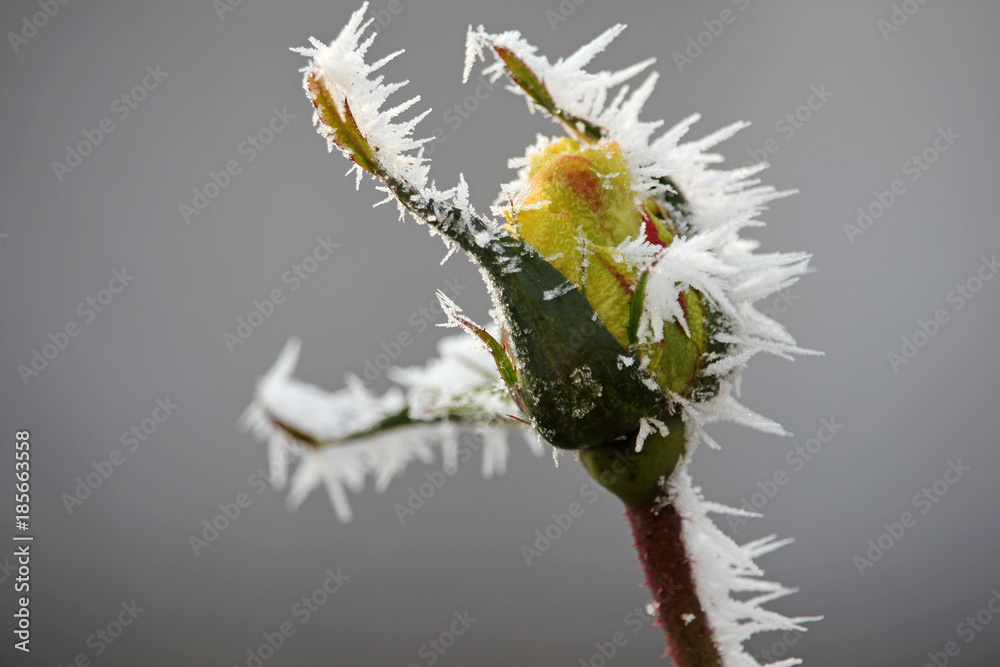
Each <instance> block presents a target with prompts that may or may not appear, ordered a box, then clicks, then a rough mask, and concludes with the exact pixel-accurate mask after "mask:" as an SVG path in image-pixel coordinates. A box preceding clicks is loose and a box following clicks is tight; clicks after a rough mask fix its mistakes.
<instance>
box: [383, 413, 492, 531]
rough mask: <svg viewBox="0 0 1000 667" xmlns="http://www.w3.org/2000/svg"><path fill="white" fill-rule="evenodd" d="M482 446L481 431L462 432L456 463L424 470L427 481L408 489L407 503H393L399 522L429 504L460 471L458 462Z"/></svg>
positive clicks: (445, 462)
mask: <svg viewBox="0 0 1000 667" xmlns="http://www.w3.org/2000/svg"><path fill="white" fill-rule="evenodd" d="M482 447H483V436H482V434H481V433H477V432H476V431H471V432H462V433H460V434H459V435H458V447H457V452H456V454H455V461H454V462H453V463H454V464H453V465H449V462H447V461H442V465H441V467H440V468H438V469H435V470H432V471H430V472H424V477H426V478H427V481H426V482H421V483H420V484H417V485H416V486H411V487H410V488H409V489H407V491H406V501H405V504H404V503H400V502H395V503H393V505H392V510H393V512H395V514H396V518H397V519H399V524H400V525H403V524H405V523H406V520H407V519H409V518H410V517H411V516H414V515H416V513H417V512H418V511H420V510H421V509H422V508H423V507H424V506H425V505H426V504H427V501H429V500H430V499H431V498H433V497H434V496H435V495H436V494H437V492H438V491H440V490H441V488H442V487H443V486H444V485H445V482H447V481H448V480H449V479H451V478H452V477H454V475H455V473H456V472H458V464H460V463H465V462H467V461H468V460H469V459H470V458H472V455H473V454H475V453H477V452H478V451H479V450H480V449H482Z"/></svg>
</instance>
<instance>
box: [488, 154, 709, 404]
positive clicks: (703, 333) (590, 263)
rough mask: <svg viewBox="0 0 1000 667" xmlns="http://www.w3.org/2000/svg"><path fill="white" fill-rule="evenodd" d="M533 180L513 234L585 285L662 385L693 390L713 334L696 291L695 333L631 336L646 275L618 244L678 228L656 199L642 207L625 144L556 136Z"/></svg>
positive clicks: (673, 327)
mask: <svg viewBox="0 0 1000 667" xmlns="http://www.w3.org/2000/svg"><path fill="white" fill-rule="evenodd" d="M529 177H530V179H531V180H530V186H529V193H528V195H527V197H526V198H525V200H524V208H523V209H522V210H521V211H519V212H518V213H517V215H516V216H514V215H511V214H510V213H508V214H507V216H508V218H507V219H508V222H509V223H510V227H511V229H512V230H513V232H514V233H515V234H517V235H518V236H520V237H521V238H522V239H523V240H524V241H526V242H527V243H529V244H530V245H531V246H533V247H534V248H535V249H536V250H538V251H539V252H540V253H541V254H542V256H543V257H545V258H546V260H547V261H548V262H549V263H550V264H552V266H554V267H555V268H556V269H558V270H559V272H560V273H561V274H562V275H563V276H565V277H566V279H567V280H569V281H570V282H571V283H573V284H574V285H575V286H576V287H577V288H578V289H580V291H581V292H582V293H583V294H584V295H585V296H586V297H587V300H588V302H589V303H590V305H591V307H592V308H593V309H594V311H595V312H596V313H597V314H598V315H599V316H600V318H601V321H602V322H603V324H604V326H605V327H606V328H607V329H608V331H610V332H611V334H612V335H613V336H614V337H615V338H616V339H617V340H618V342H619V343H621V345H622V347H623V348H624V349H625V350H629V351H630V350H631V347H632V345H633V343H636V351H637V352H638V354H639V356H640V357H641V358H643V359H648V360H649V372H650V373H651V374H652V375H653V376H654V377H655V378H656V380H657V383H658V384H659V385H660V388H661V389H663V390H664V391H670V392H674V393H677V394H682V395H683V394H687V393H689V391H690V390H691V388H692V387H693V385H694V380H695V377H696V376H697V373H698V369H699V367H700V362H701V356H702V355H703V354H704V352H705V348H706V342H707V339H708V335H707V333H708V332H707V327H706V325H705V318H704V311H703V306H702V301H701V296H700V295H699V294H698V292H697V291H695V290H693V289H688V290H687V291H686V292H683V293H682V294H681V297H680V305H681V308H682V309H683V311H684V313H685V315H686V324H687V328H688V331H689V332H690V336H688V335H687V333H685V331H684V329H683V328H682V327H681V326H680V325H679V324H678V323H676V322H669V323H664V337H663V340H662V341H659V342H655V343H638V341H630V340H629V323H630V319H631V318H632V317H633V314H632V302H633V300H634V298H635V296H636V288H637V285H638V283H639V278H640V276H638V275H636V273H635V272H634V271H633V270H632V269H631V268H630V267H629V266H628V265H627V264H626V263H624V262H623V261H620V260H617V259H615V256H616V255H617V254H618V253H617V252H616V250H615V249H616V247H617V246H618V245H619V244H621V243H622V242H624V241H628V240H629V239H635V238H639V237H644V238H646V239H647V240H648V241H649V242H650V243H653V244H654V245H661V246H666V245H669V244H670V243H671V242H672V241H673V239H674V237H675V236H676V231H675V230H674V229H673V228H672V227H671V226H670V224H669V221H668V219H667V216H666V215H665V213H664V208H663V207H662V206H660V205H659V204H658V203H657V202H656V201H654V200H649V201H647V202H645V203H644V205H643V206H642V207H641V208H640V207H639V206H637V205H636V203H635V194H634V192H633V191H632V187H631V177H630V174H629V168H628V164H627V162H626V160H625V156H624V155H622V152H621V148H620V147H619V145H618V144H617V143H616V142H602V143H598V144H594V145H591V146H587V147H581V146H580V144H579V143H578V142H577V141H574V140H573V139H568V138H567V139H562V140H559V141H556V142H554V143H552V144H551V145H549V146H548V147H547V148H546V149H545V150H543V151H542V152H540V153H539V154H537V155H534V156H533V157H532V158H531V160H530V163H529ZM532 204H536V205H538V204H541V205H540V206H538V207H532ZM619 256H620V255H619Z"/></svg>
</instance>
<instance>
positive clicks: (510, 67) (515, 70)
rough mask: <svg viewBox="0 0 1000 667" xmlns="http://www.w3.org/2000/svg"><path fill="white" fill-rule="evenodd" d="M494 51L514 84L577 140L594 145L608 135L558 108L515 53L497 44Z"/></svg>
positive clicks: (588, 122)
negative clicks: (558, 121) (556, 119)
mask: <svg viewBox="0 0 1000 667" xmlns="http://www.w3.org/2000/svg"><path fill="white" fill-rule="evenodd" d="M493 50H494V51H496V52H497V55H498V56H500V59H501V60H503V63H504V65H505V66H506V67H507V72H508V73H509V74H510V78H511V79H512V80H513V81H514V83H516V84H517V85H518V86H519V87H520V88H521V90H523V91H524V92H525V93H527V94H528V96H529V97H531V99H533V100H534V101H535V103H536V104H538V106H540V107H541V108H542V109H544V110H545V111H547V112H549V113H550V114H552V115H553V116H555V117H556V118H558V119H559V120H560V121H562V123H563V124H564V125H565V126H566V127H567V129H569V130H570V131H571V132H572V133H573V134H574V135H576V137H577V139H579V140H581V141H584V142H586V143H594V142H595V141H600V140H601V138H602V137H604V135H605V134H607V133H606V131H605V130H604V129H603V128H600V127H598V126H597V125H594V124H593V123H591V122H590V121H587V120H584V119H583V118H579V117H577V116H573V115H572V114H569V113H567V112H566V111H564V110H562V109H560V108H559V107H557V106H556V102H555V100H554V99H552V94H551V93H549V89H548V88H547V87H546V86H545V83H543V82H542V80H541V79H539V78H538V76H537V75H536V74H535V73H534V72H533V71H532V70H531V68H530V67H528V66H527V65H526V64H525V63H524V61H523V60H521V59H520V58H518V57H517V56H515V55H514V52H513V51H511V50H510V49H508V48H506V47H503V46H497V45H495V44H494V45H493Z"/></svg>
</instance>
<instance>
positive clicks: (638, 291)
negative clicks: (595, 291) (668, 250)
mask: <svg viewBox="0 0 1000 667" xmlns="http://www.w3.org/2000/svg"><path fill="white" fill-rule="evenodd" d="M647 280H649V269H646V270H645V271H643V272H642V275H641V276H639V280H638V281H637V282H636V284H635V293H634V294H633V295H632V306H631V308H630V309H629V313H628V329H627V331H628V345H629V348H630V349H631V348H635V346H636V345H638V344H639V323H640V322H641V321H642V312H643V304H644V303H645V301H646V281H647Z"/></svg>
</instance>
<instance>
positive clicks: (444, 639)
mask: <svg viewBox="0 0 1000 667" xmlns="http://www.w3.org/2000/svg"><path fill="white" fill-rule="evenodd" d="M451 616H452V619H453V620H452V621H451V623H450V624H449V625H448V627H447V628H446V629H444V630H442V631H441V632H440V633H439V634H438V635H437V637H432V638H430V639H428V640H427V641H426V642H425V643H424V644H422V645H421V646H420V648H419V649H417V655H418V656H419V657H421V658H423V663H418V662H411V663H410V664H409V665H408V667H420V665H421V664H424V665H427V667H430V666H431V665H433V664H435V663H437V661H438V660H440V659H441V656H443V655H444V654H445V653H447V652H448V649H450V648H451V647H452V646H454V645H455V643H456V642H457V641H458V639H459V638H460V637H461V636H462V635H464V634H465V633H466V632H468V630H469V628H471V627H472V624H473V623H475V622H476V621H477V620H478V619H477V618H475V617H474V616H471V615H470V614H469V610H468V609H465V610H463V611H460V612H458V611H456V612H453V613H452V615H451Z"/></svg>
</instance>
